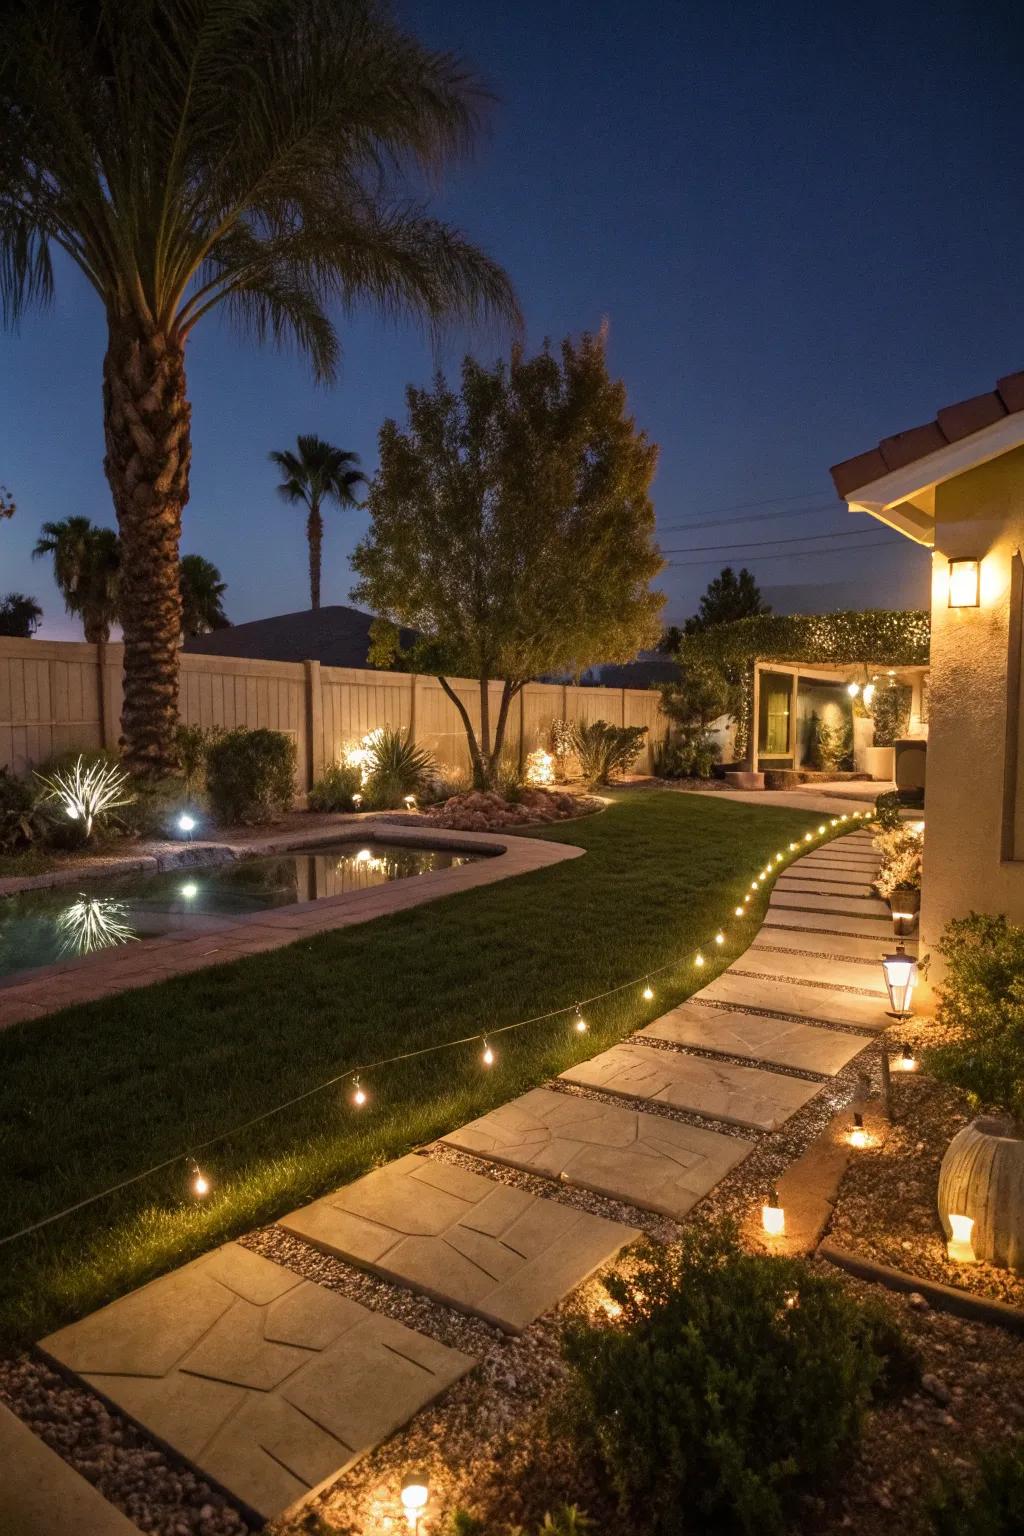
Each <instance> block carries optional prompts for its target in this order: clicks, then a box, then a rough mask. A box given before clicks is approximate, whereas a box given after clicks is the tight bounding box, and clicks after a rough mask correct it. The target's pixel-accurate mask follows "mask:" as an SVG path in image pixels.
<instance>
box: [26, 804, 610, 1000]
mask: <svg viewBox="0 0 1024 1536" xmlns="http://www.w3.org/2000/svg"><path fill="white" fill-rule="evenodd" d="M554 825H556V826H557V825H558V824H557V823H555V824H554ZM374 837H377V838H380V839H383V840H385V841H387V842H394V843H405V844H407V845H408V846H409V847H411V848H417V847H418V848H436V849H440V850H443V851H446V852H450V853H458V852H460V851H463V852H466V853H469V852H481V853H485V854H488V855H490V857H485V858H482V859H479V860H477V861H476V862H474V863H472V864H462V865H460V866H458V867H457V868H455V869H438V870H431V871H430V872H429V873H427V874H424V875H417V876H416V877H415V879H409V880H395V881H391V882H389V883H388V884H386V885H380V886H373V887H371V888H370V889H369V890H365V891H356V892H349V893H347V894H344V895H339V896H326V897H323V898H322V899H321V900H319V901H306V902H298V903H296V904H295V905H294V906H289V907H277V908H273V909H271V910H269V911H267V912H253V913H249V914H247V915H246V916H244V917H235V918H232V919H231V920H230V921H226V922H224V923H222V924H217V922H216V919H211V924H212V925H213V926H210V927H208V928H204V929H203V930H202V931H201V932H199V933H196V932H195V931H194V930H193V931H191V932H188V931H186V932H179V933H169V934H164V935H162V936H161V937H159V938H153V939H146V940H145V941H143V942H141V943H139V944H138V945H135V944H130V945H126V946H125V947H124V948H119V949H116V950H107V951H104V952H103V953H101V954H95V955H87V956H83V957H81V958H79V959H76V960H63V961H59V962H57V963H56V964H53V965H46V966H39V967H38V968H37V969H35V970H31V971H26V972H24V973H23V975H22V976H21V977H19V975H18V974H17V973H16V974H15V975H14V976H12V977H11V978H10V980H9V981H6V982H0V1030H3V1029H7V1028H9V1027H10V1026H11V1025H13V1024H19V1023H23V1022H25V1021H26V1020H29V1019H37V1018H44V1017H45V1016H46V1015H47V1014H51V1013H57V1012H59V1011H60V1010H61V1009H63V1008H68V1007H72V1006H73V1005H74V1004H76V1003H84V1002H94V1001H96V1000H97V999H99V998H103V997H110V996H113V995H115V994H117V993H121V992H127V991H130V990H133V989H135V988H137V987H147V986H151V985H153V984H154V983H155V982H159V981H166V980H168V979H170V978H171V977H173V976H182V975H187V974H189V973H190V972H193V971H198V970H204V969H206V968H207V967H211V966H217V965H225V964H229V963H230V962H231V961H233V960H240V959H243V958H244V957H245V956H247V955H253V954H260V953H262V952H265V951H268V950H272V949H279V948H282V947H283V946H285V945H287V944H292V943H295V942H296V941H297V940H299V939H302V938H308V937H312V936H313V935H314V934H317V933H330V932H335V931H337V930H338V929H340V928H349V927H354V926H355V925H356V924H358V923H366V922H372V921H373V919H374V918H377V917H387V916H389V915H390V914H391V913H393V912H405V911H408V910H409V909H410V908H412V907H418V906H423V905H424V904H425V903H427V902H430V901H436V900H438V899H440V898H441V897H443V896H451V895H455V894H457V893H458V892H460V891H465V890H472V889H474V888H476V887H477V886H482V885H493V884H494V883H495V882H496V881H499V880H506V879H509V878H510V877H512V876H514V875H525V874H531V873H532V872H533V871H534V870H540V869H549V868H551V867H552V866H553V865H555V864H560V863H562V862H564V861H565V860H567V859H575V858H579V857H580V856H581V855H582V854H583V853H584V852H585V850H584V849H583V848H578V847H576V846H575V845H574V844H571V843H560V842H550V841H548V840H546V839H544V838H535V837H516V836H506V835H505V834H504V833H501V834H496V833H493V832H454V831H450V830H448V829H440V828H439V829H437V830H436V831H434V830H431V829H430V828H428V827H424V826H423V825H422V824H420V825H418V826H413V825H410V826H407V827H406V826H402V825H401V824H400V823H397V822H394V821H389V822H386V821H384V820H382V819H378V818H375V817H370V818H367V817H360V818H359V820H358V821H349V822H346V823H344V824H341V823H339V824H338V825H337V827H335V828H327V829H325V828H324V827H323V826H321V827H318V828H317V829H316V830H315V831H314V830H313V829H312V828H311V829H310V830H309V831H308V832H305V833H303V832H301V831H298V832H292V833H289V834H287V835H283V834H278V835H277V836H276V837H275V836H273V835H270V836H268V837H265V838H262V837H261V838H256V839H253V840H251V841H250V840H248V839H247V840H246V842H245V843H244V844H229V843H218V844H204V845H202V846H203V847H204V848H207V849H210V850H213V849H219V850H224V849H227V850H229V853H230V856H231V857H238V856H244V857H258V856H260V855H266V854H270V853H284V852H287V851H289V850H292V849H296V848H303V847H309V846H311V845H316V844H321V843H324V842H328V841H329V842H331V843H349V842H352V843H358V842H365V841H370V840H372V839H373V838H374ZM190 848H191V849H192V850H194V851H199V845H197V844H191V845H190ZM151 857H152V862H150V858H151ZM208 862H209V863H211V864H212V863H217V862H222V861H220V860H216V859H213V858H211V859H210V860H209V861H208ZM184 867H188V868H199V867H201V866H200V864H199V863H198V862H197V861H196V860H192V861H191V862H189V863H188V864H185V863H184V862H183V863H181V864H175V863H166V864H162V865H161V864H159V863H158V862H157V860H156V857H155V856H146V858H145V860H144V861H143V859H141V858H140V859H138V860H125V861H124V863H123V864H120V865H119V867H118V868H117V869H116V870H114V871H112V872H113V873H116V874H126V873H135V872H136V871H142V872H145V871H146V870H150V869H151V870H152V871H153V872H156V871H157V870H159V869H161V868H162V869H173V868H184ZM106 868H108V867H107V866H105V869H106ZM61 873H63V871H62V872H61ZM37 878H40V880H41V886H36V887H22V889H33V888H34V889H39V888H45V885H46V883H47V882H45V881H42V877H37ZM83 878H86V876H85V872H84V871H82V870H79V871H78V872H77V874H75V875H73V876H72V878H71V879H70V880H60V881H55V882H49V883H51V884H57V885H66V884H73V883H74V881H75V879H78V880H81V879H83ZM89 878H92V875H91V873H90V876H89ZM215 956H216V958H214V957H215Z"/></svg>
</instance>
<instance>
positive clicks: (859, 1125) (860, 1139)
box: [850, 1110, 868, 1148]
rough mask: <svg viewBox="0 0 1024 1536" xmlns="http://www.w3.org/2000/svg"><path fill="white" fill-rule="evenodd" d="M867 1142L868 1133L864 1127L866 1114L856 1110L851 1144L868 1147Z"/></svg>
mask: <svg viewBox="0 0 1024 1536" xmlns="http://www.w3.org/2000/svg"><path fill="white" fill-rule="evenodd" d="M867 1144H868V1133H867V1131H866V1130H865V1129H864V1116H863V1115H862V1114H861V1113H860V1111H859V1110H856V1111H855V1112H854V1116H853V1130H852V1131H851V1132H850V1146H851V1147H858V1148H860V1147H866V1146H867Z"/></svg>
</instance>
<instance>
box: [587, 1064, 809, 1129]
mask: <svg viewBox="0 0 1024 1536" xmlns="http://www.w3.org/2000/svg"><path fill="white" fill-rule="evenodd" d="M562 1077H563V1078H564V1079H565V1080H566V1081H567V1082H570V1083H578V1084H580V1085H581V1086H582V1087H584V1088H600V1089H603V1090H604V1091H605V1092H606V1093H621V1094H624V1095H625V1096H626V1097H627V1098H632V1099H645V1100H647V1101H648V1102H650V1103H652V1104H671V1105H672V1107H673V1108H674V1109H688V1110H690V1111H691V1112H692V1113H694V1114H698V1115H705V1116H706V1117H707V1118H708V1119H709V1120H723V1121H725V1122H726V1123H728V1124H732V1125H750V1126H754V1127H755V1128H756V1129H757V1130H762V1131H774V1130H776V1129H777V1128H778V1127H779V1126H780V1125H782V1124H783V1123H784V1122H785V1121H786V1120H788V1119H789V1117H790V1115H792V1114H795V1113H796V1111H797V1110H798V1109H802V1108H803V1106H804V1105H805V1104H806V1103H807V1101H808V1099H812V1098H813V1097H814V1095H815V1094H816V1093H817V1092H818V1085H817V1084H816V1083H808V1082H805V1081H804V1080H803V1079H802V1078H797V1077H783V1076H782V1075H781V1074H780V1073H778V1072H765V1071H763V1070H761V1069H759V1068H757V1067H737V1066H734V1065H733V1064H732V1063H731V1062H727V1061H708V1060H707V1059H706V1058H705V1057H703V1056H687V1055H684V1054H683V1052H681V1051H656V1050H651V1049H650V1047H649V1046H643V1045H613V1046H612V1048H611V1050H609V1051H602V1052H601V1054H600V1056H595V1057H593V1058H592V1060H590V1061H581V1062H579V1063H578V1064H577V1065H576V1066H574V1067H570V1068H569V1070H568V1071H567V1072H563V1073H562Z"/></svg>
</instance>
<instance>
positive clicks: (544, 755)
mask: <svg viewBox="0 0 1024 1536" xmlns="http://www.w3.org/2000/svg"><path fill="white" fill-rule="evenodd" d="M526 782H527V784H530V785H533V786H535V787H536V786H541V785H545V784H553V783H554V782H555V759H554V755H553V754H552V753H551V752H545V750H544V748H543V747H537V748H536V750H535V751H533V752H531V753H530V754H529V755H528V757H527V759H526Z"/></svg>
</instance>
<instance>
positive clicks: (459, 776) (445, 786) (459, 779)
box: [420, 763, 473, 805]
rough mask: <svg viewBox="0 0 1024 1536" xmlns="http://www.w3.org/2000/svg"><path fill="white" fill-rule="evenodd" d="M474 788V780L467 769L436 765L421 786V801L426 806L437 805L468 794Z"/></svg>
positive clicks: (441, 764) (442, 764)
mask: <svg viewBox="0 0 1024 1536" xmlns="http://www.w3.org/2000/svg"><path fill="white" fill-rule="evenodd" d="M472 786H473V780H472V779H471V777H470V775H469V774H468V773H467V772H466V771H465V769H463V768H449V767H448V766H447V765H446V764H444V763H435V764H434V766H433V767H432V768H431V769H430V771H429V772H428V773H427V775H426V776H425V778H424V780H423V783H422V784H421V786H420V799H421V800H422V801H423V803H424V804H425V805H437V804H439V803H441V802H443V801H445V800H450V799H451V798H452V796H453V795H465V794H468V792H469V790H470V789H471V788H472Z"/></svg>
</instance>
